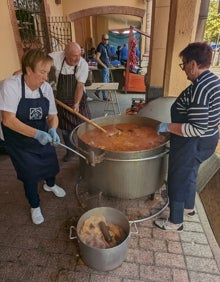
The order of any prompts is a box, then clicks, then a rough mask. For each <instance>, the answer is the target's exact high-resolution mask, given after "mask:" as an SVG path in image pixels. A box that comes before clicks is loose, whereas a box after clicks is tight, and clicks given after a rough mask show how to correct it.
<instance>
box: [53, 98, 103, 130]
mask: <svg viewBox="0 0 220 282" xmlns="http://www.w3.org/2000/svg"><path fill="white" fill-rule="evenodd" d="M55 102H56V103H57V105H59V106H61V107H63V108H64V109H66V110H67V111H69V112H70V113H72V114H74V115H77V116H78V117H80V118H81V119H82V120H84V121H85V122H87V123H89V124H91V125H93V126H94V127H96V128H97V129H99V130H101V131H102V132H104V133H107V131H106V130H105V129H104V128H102V127H101V126H99V125H98V124H97V123H95V122H94V121H92V120H90V119H88V118H87V117H85V116H84V115H82V114H80V113H78V112H75V111H74V110H73V109H72V108H71V107H69V106H67V105H66V104H64V103H63V102H61V101H60V100H58V99H55Z"/></svg>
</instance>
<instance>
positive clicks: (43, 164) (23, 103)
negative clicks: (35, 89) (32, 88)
mask: <svg viewBox="0 0 220 282" xmlns="http://www.w3.org/2000/svg"><path fill="white" fill-rule="evenodd" d="M21 83H22V97H21V100H20V102H19V104H18V108H17V112H16V117H17V118H18V119H19V120H20V121H21V122H23V123H25V124H27V125H29V126H31V127H34V128H37V129H39V130H42V131H46V132H47V131H48V125H47V120H46V118H47V115H48V111H49V100H48V99H47V98H45V97H44V96H43V93H42V91H41V88H39V92H40V98H36V99H26V98H25V84H24V77H23V75H22V77H21ZM2 130H3V134H4V138H5V145H6V149H7V151H8V153H9V155H10V158H11V160H12V163H13V165H14V167H15V170H16V172H17V177H18V179H20V180H21V181H27V182H36V181H39V180H44V179H46V178H50V177H55V175H56V174H57V173H58V172H59V165H58V160H57V155H56V151H55V148H54V146H52V145H51V144H46V145H41V144H40V143H39V142H38V141H37V140H35V139H34V138H31V137H28V136H25V135H23V134H20V133H18V132H16V131H14V130H11V129H10V128H8V127H6V126H4V125H3V124H2Z"/></svg>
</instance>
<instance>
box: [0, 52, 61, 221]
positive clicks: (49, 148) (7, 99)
mask: <svg viewBox="0 0 220 282" xmlns="http://www.w3.org/2000/svg"><path fill="white" fill-rule="evenodd" d="M51 65H52V59H51V58H50V57H49V56H48V55H46V54H44V53H43V52H42V51H41V50H38V49H32V50H29V51H28V52H27V53H26V54H25V55H24V56H23V58H22V73H21V74H18V75H14V76H12V77H10V78H8V79H6V80H5V81H4V83H3V85H2V89H1V95H0V110H1V111H2V131H3V135H4V139H5V146H6V149H7V152H8V154H9V156H10V158H11V161H12V163H13V165H14V168H15V170H16V172H17V178H18V179H19V180H21V181H22V182H23V186H24V191H25V196H26V198H27V200H28V202H29V204H30V206H31V217H32V221H33V223H35V224H41V223H42V222H43V221H44V217H43V215H42V213H41V208H40V198H39V194H38V182H39V181H40V180H45V182H44V184H43V188H44V190H45V191H48V192H53V193H54V194H55V195H56V196H57V197H64V196H65V194H66V193H65V191H64V190H63V189H62V188H61V187H59V186H58V185H56V184H55V177H56V175H57V173H58V172H59V165H58V160H57V155H56V151H55V148H54V146H53V144H54V143H55V144H56V143H59V142H60V138H59V136H58V134H57V132H56V129H57V126H58V117H57V109H56V105H55V101H54V94H53V90H52V88H51V86H50V84H49V83H47V82H46V80H47V77H48V73H49V71H50V68H51Z"/></svg>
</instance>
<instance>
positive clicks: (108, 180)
mask: <svg viewBox="0 0 220 282" xmlns="http://www.w3.org/2000/svg"><path fill="white" fill-rule="evenodd" d="M94 121H95V122H96V123H97V124H99V125H100V126H103V125H108V124H118V123H134V124H138V125H145V126H151V127H155V128H156V127H157V126H158V124H159V122H158V121H156V120H153V119H150V118H146V117H139V116H129V115H122V116H109V117H101V118H96V119H94ZM91 129H93V128H92V126H90V125H89V124H87V123H83V124H81V125H80V126H79V128H78V130H77V137H78V147H79V150H80V151H81V152H83V153H86V154H87V155H88V156H91V155H93V156H95V158H94V159H96V160H98V161H97V163H96V164H95V165H92V166H91V165H88V162H87V161H85V160H84V159H80V166H81V174H82V177H83V178H84V179H85V180H86V183H87V185H88V189H89V192H92V193H93V192H94V193H96V192H100V191H102V192H103V194H104V195H108V196H113V197H118V198H124V199H134V198H140V197H143V196H147V195H150V194H153V193H155V191H157V190H158V189H159V188H160V187H161V186H162V185H163V183H164V181H165V179H166V171H167V148H166V144H167V142H165V143H164V144H161V145H160V146H158V147H156V148H153V149H150V150H143V151H129V152H118V151H106V150H102V149H98V148H94V147H92V146H90V145H89V144H86V143H84V142H83V141H82V140H81V138H80V137H81V136H82V135H83V134H84V133H86V132H87V131H88V130H91Z"/></svg>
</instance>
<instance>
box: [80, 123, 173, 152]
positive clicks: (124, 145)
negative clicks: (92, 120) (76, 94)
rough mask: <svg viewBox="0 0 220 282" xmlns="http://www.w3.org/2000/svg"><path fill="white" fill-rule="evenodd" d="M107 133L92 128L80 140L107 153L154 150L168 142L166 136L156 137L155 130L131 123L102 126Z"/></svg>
mask: <svg viewBox="0 0 220 282" xmlns="http://www.w3.org/2000/svg"><path fill="white" fill-rule="evenodd" d="M102 128H104V129H105V130H106V131H107V133H104V132H102V131H101V130H99V129H97V128H94V129H92V130H89V131H87V132H86V133H84V134H83V135H82V136H80V139H81V140H82V141H83V142H84V143H86V144H88V145H90V146H92V147H95V148H100V149H103V150H107V151H142V150H149V149H153V148H156V147H158V146H160V145H162V144H164V143H165V142H167V140H168V136H164V135H158V134H157V132H156V129H155V128H153V127H150V126H143V125H138V124H131V123H119V124H111V125H105V126H102Z"/></svg>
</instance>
